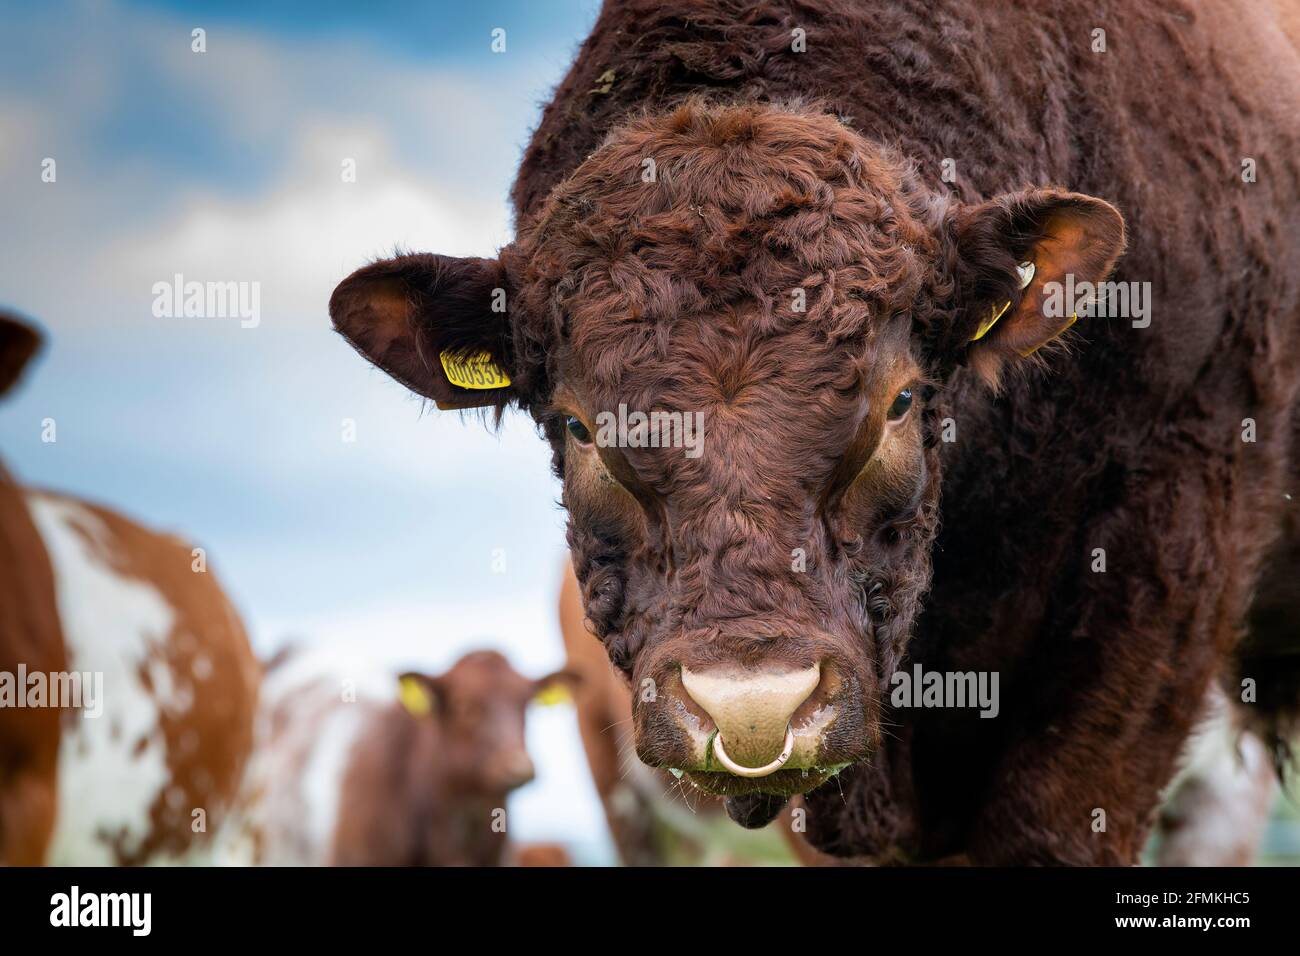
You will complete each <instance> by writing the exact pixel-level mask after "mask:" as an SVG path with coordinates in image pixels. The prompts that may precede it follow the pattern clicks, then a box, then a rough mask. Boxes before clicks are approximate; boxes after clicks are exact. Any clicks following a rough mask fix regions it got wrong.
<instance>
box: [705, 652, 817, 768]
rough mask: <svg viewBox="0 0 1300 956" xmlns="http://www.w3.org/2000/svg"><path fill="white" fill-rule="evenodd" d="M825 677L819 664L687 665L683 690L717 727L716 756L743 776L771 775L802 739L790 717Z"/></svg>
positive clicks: (714, 742) (714, 738)
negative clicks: (800, 666)
mask: <svg viewBox="0 0 1300 956" xmlns="http://www.w3.org/2000/svg"><path fill="white" fill-rule="evenodd" d="M820 681H821V668H820V667H818V666H817V665H813V666H812V667H808V668H805V669H802V670H783V671H782V670H747V669H740V668H714V669H710V670H705V671H693V670H691V669H690V668H687V667H683V668H682V687H683V689H684V690H685V691H686V693H687V694H688V695H689V696H690V698H691V699H692V700H693V701H694V702H695V703H696V704H698V705H699V707H700V708H701V709H702V710H703V711H704V712H705V713H706V714H708V716H709V718H710V719H711V720H712V721H713V724H714V727H715V728H716V731H717V732H716V733H715V734H714V735H713V738H712V742H711V749H712V757H713V758H714V759H715V760H717V762H718V763H719V764H721V765H722V767H723V768H724V769H726V771H727V772H728V773H731V774H735V775H736V776H738V777H765V776H767V775H768V774H772V773H775V772H776V771H777V770H780V769H781V768H782V767H783V766H785V764H786V763H787V762H788V761H789V760H790V756H791V754H793V753H794V750H795V742H796V738H795V732H794V728H793V726H791V720H790V719H791V717H792V716H793V715H794V712H795V711H796V710H797V709H798V708H799V705H800V704H802V703H803V702H804V701H806V700H807V699H808V697H809V696H810V695H811V694H812V692H813V691H814V690H816V689H817V685H818V684H819V683H820Z"/></svg>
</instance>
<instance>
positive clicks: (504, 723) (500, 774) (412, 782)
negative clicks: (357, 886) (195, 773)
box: [223, 651, 569, 866]
mask: <svg viewBox="0 0 1300 956" xmlns="http://www.w3.org/2000/svg"><path fill="white" fill-rule="evenodd" d="M290 660H292V658H290ZM308 671H309V672H308V673H307V675H306V676H305V677H304V676H303V675H302V673H301V668H298V667H295V666H294V665H293V664H292V663H290V662H289V660H286V661H284V662H282V663H278V664H277V663H274V662H273V663H272V665H270V667H269V670H268V676H267V684H266V693H265V695H264V700H265V702H264V704H263V709H262V714H261V717H260V721H259V729H258V745H257V757H256V759H255V761H254V763H253V765H252V768H251V769H250V772H249V775H248V780H247V783H246V786H245V794H244V798H243V800H242V803H243V806H242V808H241V813H240V817H241V820H240V821H239V822H238V823H237V824H236V825H235V826H234V827H233V828H232V833H231V835H230V838H229V841H228V842H227V841H226V840H225V839H224V838H223V843H224V844H225V847H226V849H225V852H226V853H228V858H227V861H228V862H235V863H257V864H266V865H298V866H304V865H305V866H500V865H503V864H505V863H507V862H510V859H511V858H510V855H509V854H510V845H509V842H508V839H507V832H506V827H505V826H504V823H505V817H504V811H505V806H506V799H507V797H508V795H509V794H510V792H511V791H512V790H515V789H516V788H518V787H521V786H523V785H524V784H526V783H528V782H529V781H530V780H532V779H533V775H534V769H533V762H532V760H531V759H530V758H529V756H528V751H527V749H526V748H525V742H524V730H525V711H526V710H527V708H528V705H529V703H530V702H531V701H532V700H533V699H534V698H535V697H536V696H537V695H538V694H539V693H540V692H542V691H544V690H546V689H547V688H548V687H550V686H551V685H552V684H553V683H556V682H567V681H568V680H569V675H568V674H566V673H559V674H554V675H551V676H549V677H544V678H542V679H541V680H530V679H529V678H526V677H523V676H521V675H520V674H519V673H518V672H516V671H515V669H514V668H513V667H511V666H510V663H509V662H508V661H507V660H506V659H505V658H504V657H502V656H501V655H500V654H498V653H496V652H495V651H476V652H474V653H471V654H467V655H466V656H465V657H463V658H461V659H460V660H459V661H458V662H457V663H456V664H455V665H454V666H453V667H452V668H451V669H450V670H448V671H447V672H446V673H444V674H440V675H437V676H430V675H425V674H416V673H408V674H404V675H402V676H401V678H400V685H399V686H400V688H401V690H400V693H399V694H398V695H396V699H379V698H374V699H372V698H370V697H369V696H368V695H365V694H362V695H354V694H353V693H351V685H348V686H347V687H344V686H342V685H341V684H340V682H338V681H335V680H333V679H330V678H327V677H323V676H320V675H319V674H313V673H310V668H308ZM545 856H546V858H547V859H550V860H555V859H558V857H557V856H556V855H555V854H553V853H552V854H545Z"/></svg>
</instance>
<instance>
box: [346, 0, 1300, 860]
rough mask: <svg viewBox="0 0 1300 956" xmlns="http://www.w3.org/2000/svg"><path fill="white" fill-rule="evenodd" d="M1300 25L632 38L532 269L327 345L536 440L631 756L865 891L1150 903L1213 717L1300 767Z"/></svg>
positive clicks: (860, 8)
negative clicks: (1115, 890) (1134, 869)
mask: <svg viewBox="0 0 1300 956" xmlns="http://www.w3.org/2000/svg"><path fill="white" fill-rule="evenodd" d="M1296 28H1297V23H1296V19H1295V15H1294V13H1284V12H1283V11H1282V9H1281V5H1280V4H1279V5H1277V6H1276V7H1275V6H1274V5H1272V4H1269V3H1254V2H1252V3H1247V2H1242V0H1206V2H1202V3H1195V4H1192V3H1186V4H1184V3H1180V2H1176V0H1171V2H1166V3H1154V2H1152V3H1135V2H1123V3H1119V2H1106V0H1096V2H1092V3H1076V2H1066V0H1045V2H1043V3H1038V4H1034V5H1024V6H1013V5H1009V4H990V3H984V2H979V0H889V2H885V0H855V2H849V0H819V2H811V3H803V2H800V3H795V2H781V0H771V2H763V3H757V4H755V3H749V2H740V0H734V2H721V3H709V4H705V3H698V2H689V0H666V2H664V0H610V2H608V3H606V4H605V6H604V8H603V10H602V13H601V15H600V17H599V19H598V20H597V22H596V25H595V28H594V30H593V32H592V35H591V36H590V37H589V38H588V39H587V41H586V42H585V44H584V45H583V47H582V49H581V51H580V53H579V55H578V58H577V61H576V62H575V64H574V65H573V67H572V69H571V70H570V72H569V75H568V76H567V77H566V78H565V80H564V81H563V83H562V84H561V85H560V87H559V89H558V90H557V92H556V95H555V98H554V100H553V101H552V103H551V104H550V105H549V106H547V108H546V110H545V112H544V114H543V118H542V122H541V125H540V126H539V128H538V129H537V131H536V133H535V134H534V136H533V139H532V142H531V143H530V145H529V147H528V149H527V151H526V153H525V155H524V159H523V164H522V168H521V172H520V175H519V178H518V181H517V183H516V186H515V190H514V201H515V208H516V213H517V233H516V238H515V240H514V241H513V242H512V243H510V244H509V245H508V246H506V247H505V248H504V249H502V250H501V251H500V254H499V255H498V257H496V258H493V259H456V258H451V257H447V256H440V255H427V254H426V255H409V256H400V257H398V258H395V259H391V260H387V261H383V262H378V263H375V264H373V265H370V266H368V267H366V268H364V269H361V270H360V271H358V272H356V273H355V274H354V275H352V276H351V277H349V278H348V279H347V280H346V281H344V282H343V283H342V284H341V285H340V286H339V287H338V289H337V290H336V291H335V293H334V296H333V299H332V301H331V304H330V311H331V316H332V318H333V320H334V323H335V326H336V328H337V329H338V330H339V331H340V332H341V333H342V334H343V335H344V336H345V337H346V338H347V339H348V340H349V341H350V342H351V343H352V344H353V345H354V346H355V347H356V348H357V349H358V350H359V351H360V352H361V353H362V354H364V355H365V356H366V357H367V358H369V359H370V360H371V361H373V362H375V363H376V364H377V365H379V366H380V367H382V368H383V369H385V370H386V371H387V372H389V373H390V374H391V375H393V376H394V377H395V378H396V379H398V380H399V381H401V382H403V383H405V384H406V385H408V386H409V387H411V388H412V389H414V390H415V391H417V392H418V393H420V394H422V395H425V396H427V397H429V398H431V399H433V400H435V401H437V402H438V403H439V404H440V405H441V406H443V407H451V408H456V407H461V408H463V407H474V406H487V407H491V408H494V409H496V410H497V411H498V412H499V411H500V410H502V409H504V408H505V407H506V406H508V405H517V406H518V407H520V408H522V409H524V410H526V411H527V412H528V413H530V414H531V415H532V416H533V417H534V418H535V419H536V420H537V422H538V423H539V425H540V426H541V427H542V429H543V430H544V432H545V435H546V437H547V439H548V440H549V441H550V443H551V446H552V449H553V452H554V467H555V470H556V472H557V473H558V474H559V475H560V476H561V477H562V478H563V479H564V504H565V506H566V507H567V509H568V511H569V517H570V520H569V543H570V546H571V550H572V554H573V561H574V565H575V568H576V570H577V575H578V579H579V581H580V582H581V585H582V589H583V599H584V605H585V610H586V613H587V616H588V617H589V619H590V620H591V621H592V624H593V626H594V629H595V632H596V635H597V636H598V637H599V638H600V640H601V641H602V642H603V644H604V647H605V649H606V651H607V653H608V655H609V657H610V659H611V660H612V661H613V663H614V664H615V665H616V666H617V667H618V668H619V669H621V670H622V671H623V672H624V674H625V675H626V676H627V677H628V679H629V680H630V681H631V685H632V687H633V696H632V702H633V715H632V716H633V727H634V731H635V746H636V749H637V752H638V754H639V755H640V756H641V758H642V759H643V760H644V761H645V762H646V763H648V764H651V765H652V766H657V767H662V768H668V769H674V770H677V771H679V772H681V773H683V774H684V775H685V779H687V780H688V781H690V782H691V783H693V784H695V785H696V786H698V787H700V788H702V789H704V790H706V791H708V792H710V793H714V794H722V795H725V796H727V797H728V798H729V799H728V801H727V805H728V809H729V811H730V812H731V813H732V815H733V816H734V817H735V818H736V819H738V820H741V821H743V822H745V823H746V824H747V825H755V824H761V823H762V822H764V821H766V820H769V819H771V818H772V817H774V816H775V814H776V813H777V812H779V809H780V807H781V806H782V804H783V803H784V801H785V800H786V798H787V797H788V796H789V795H791V794H794V793H805V794H806V797H805V799H806V802H807V806H808V814H809V815H808V820H809V835H810V837H811V839H812V841H813V842H814V843H815V844H816V845H818V846H819V847H821V848H822V849H825V850H827V851H829V852H832V853H835V854H838V855H843V856H867V857H870V858H874V859H879V860H891V861H919V860H933V859H940V858H946V857H953V856H958V857H961V858H966V859H970V860H973V861H976V862H984V863H1006V862H1016V863H1028V862H1071V863H1130V862H1132V861H1134V860H1135V859H1136V857H1137V854H1138V852H1139V850H1140V849H1141V847H1142V846H1143V843H1144V841H1145V838H1146V836H1147V833H1148V830H1149V827H1150V823H1151V820H1152V818H1153V815H1154V810H1155V808H1156V806H1157V804H1158V802H1159V800H1160V797H1161V794H1162V791H1163V790H1164V788H1165V787H1166V785H1167V784H1168V783H1169V781H1170V780H1171V779H1172V778H1173V776H1174V773H1175V770H1176V768H1177V766H1178V762H1179V758H1180V754H1181V752H1182V750H1183V747H1184V744H1185V742H1186V741H1187V739H1188V736H1189V734H1190V733H1191V732H1192V730H1193V728H1194V727H1195V726H1196V724H1197V722H1198V720H1199V719H1200V718H1201V717H1202V716H1203V714H1204V712H1205V707H1206V701H1207V700H1210V699H1212V697H1213V687H1214V686H1215V685H1216V684H1219V683H1221V684H1222V685H1223V687H1224V690H1225V693H1226V694H1227V696H1228V697H1229V699H1231V700H1232V701H1234V702H1236V701H1241V700H1243V699H1244V700H1245V702H1246V705H1247V707H1248V709H1249V713H1250V714H1252V715H1253V716H1254V717H1255V718H1257V724H1258V726H1259V727H1260V728H1261V732H1262V733H1263V734H1264V735H1265V736H1266V737H1268V738H1269V739H1270V740H1271V741H1272V742H1273V743H1274V744H1275V745H1276V744H1278V743H1280V741H1281V738H1282V737H1283V736H1284V734H1285V732H1286V726H1287V722H1288V720H1289V717H1288V715H1289V714H1290V713H1292V711H1293V709H1294V706H1295V704H1296V692H1297V687H1298V686H1300V680H1297V675H1296V673H1295V669H1294V666H1291V667H1283V666H1281V665H1280V664H1279V663H1278V662H1281V661H1285V660H1288V659H1289V660H1292V661H1293V660H1295V656H1294V654H1295V649H1296V648H1297V647H1298V646H1300V635H1297V633H1296V629H1295V624H1294V621H1295V620H1296V617H1297V610H1298V609H1297V607H1296V605H1295V602H1294V594H1295V592H1294V587H1293V586H1291V585H1288V584H1287V582H1290V581H1294V579H1295V572H1296V565H1295V561H1294V556H1295V553H1296V547H1295V543H1294V533H1293V529H1294V518H1293V517H1289V516H1293V515H1294V510H1295V508H1296V507H1297V504H1296V502H1297V501H1298V500H1300V487H1297V486H1298V485H1300V450H1298V449H1297V447H1296V437H1295V436H1296V433H1297V425H1296V416H1297V395H1298V391H1300V279H1298V276H1300V233H1298V232H1297V231H1296V230H1295V229H1294V227H1293V223H1294V221H1295V219H1296V215H1297V206H1298V204H1300V132H1298V131H1297V125H1296V123H1295V115H1296V111H1297V108H1298V107H1300V55H1298V54H1297V49H1296V38H1297V36H1298V35H1300V33H1298V31H1297V29H1296ZM1099 31H1101V32H1099ZM602 78H603V79H602ZM1126 248H1127V250H1128V252H1127V255H1126V256H1125V255H1124V253H1125V250H1126ZM1122 256H1123V258H1121V257H1122ZM1117 264H1118V266H1117ZM1112 270H1115V271H1114V274H1113V275H1112ZM1108 277H1110V279H1111V281H1112V282H1114V283H1116V285H1113V286H1101V285H1099V284H1100V283H1103V282H1104V281H1106V280H1107V279H1108ZM1287 529H1292V530H1287ZM1270 565H1272V566H1273V569H1274V570H1272V571H1271V572H1270V574H1271V575H1272V576H1270V577H1264V578H1261V572H1262V571H1263V570H1264V569H1265V568H1266V567H1269V566H1270ZM1261 582H1262V583H1261ZM1252 608H1254V609H1255V611H1256V613H1255V614H1254V617H1253V622H1252V623H1253V626H1254V628H1255V631H1254V633H1252V634H1251V636H1250V640H1249V642H1247V643H1243V637H1244V635H1245V633H1246V630H1247V627H1246V622H1247V620H1248V619H1250V618H1251V615H1252ZM922 609H924V614H922V613H921V611H922ZM927 675H929V677H927ZM1266 675H1268V676H1267V677H1266ZM1274 675H1280V676H1274ZM931 679H933V681H934V682H933V683H932V682H931ZM1243 680H1244V681H1247V683H1245V684H1242V681H1243ZM913 681H915V683H916V686H912V685H911V682H913ZM976 699H978V703H979V706H978V707H976V706H973V703H974V702H975V700H976Z"/></svg>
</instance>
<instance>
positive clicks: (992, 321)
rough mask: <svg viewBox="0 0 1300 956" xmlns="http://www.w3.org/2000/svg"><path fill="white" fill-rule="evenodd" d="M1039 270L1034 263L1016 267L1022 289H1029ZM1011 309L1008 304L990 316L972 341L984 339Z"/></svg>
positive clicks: (976, 331)
mask: <svg viewBox="0 0 1300 956" xmlns="http://www.w3.org/2000/svg"><path fill="white" fill-rule="evenodd" d="M1037 270H1038V267H1037V266H1035V265H1034V264H1033V263H1032V262H1022V263H1020V265H1018V266H1016V271H1017V272H1019V273H1020V288H1021V289H1025V288H1028V286H1029V283H1031V282H1033V281H1034V273H1035V272H1036V271H1037ZM1009 308H1011V303H1010V302H1008V303H1007V304H1006V305H1004V306H1003V307H1002V308H1000V309H998V310H997V311H996V312H994V313H993V314H992V315H991V316H989V317H988V318H987V319H985V320H984V321H983V322H981V323H980V327H979V328H978V329H976V330H975V334H974V335H973V336H971V341H972V342H978V341H979V340H980V339H982V338H984V336H985V335H986V334H987V333H988V330H989V329H991V328H993V326H995V325H996V324H997V321H998V319H1000V318H1002V316H1003V315H1005V314H1006V311H1007V309H1009Z"/></svg>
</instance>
